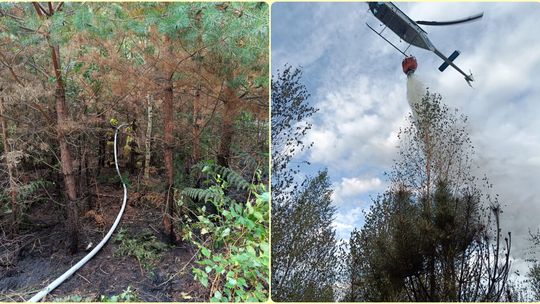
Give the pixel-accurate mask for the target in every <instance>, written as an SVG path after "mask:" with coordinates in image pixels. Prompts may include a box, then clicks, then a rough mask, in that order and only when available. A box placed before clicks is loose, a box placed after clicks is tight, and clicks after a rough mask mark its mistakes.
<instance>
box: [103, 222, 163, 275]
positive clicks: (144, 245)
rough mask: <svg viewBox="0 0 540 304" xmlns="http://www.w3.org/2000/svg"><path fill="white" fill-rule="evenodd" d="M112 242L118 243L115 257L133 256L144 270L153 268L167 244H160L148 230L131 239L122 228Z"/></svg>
mask: <svg viewBox="0 0 540 304" xmlns="http://www.w3.org/2000/svg"><path fill="white" fill-rule="evenodd" d="M114 241H115V242H118V243H119V246H118V247H117V248H116V251H115V253H114V254H115V255H117V256H133V257H135V258H136V259H137V261H138V262H139V264H140V265H141V266H142V267H143V268H144V269H146V270H149V269H151V268H152V267H153V266H154V262H155V261H156V260H157V259H159V257H160V256H161V252H163V251H164V250H165V249H166V248H167V244H165V243H163V242H160V241H159V240H158V239H157V238H156V237H155V236H154V235H153V233H152V231H150V230H144V231H143V232H141V233H140V234H139V235H138V236H137V237H132V236H129V235H128V234H127V231H126V230H125V229H123V228H122V229H120V230H119V231H118V233H117V234H116V236H115V237H114Z"/></svg>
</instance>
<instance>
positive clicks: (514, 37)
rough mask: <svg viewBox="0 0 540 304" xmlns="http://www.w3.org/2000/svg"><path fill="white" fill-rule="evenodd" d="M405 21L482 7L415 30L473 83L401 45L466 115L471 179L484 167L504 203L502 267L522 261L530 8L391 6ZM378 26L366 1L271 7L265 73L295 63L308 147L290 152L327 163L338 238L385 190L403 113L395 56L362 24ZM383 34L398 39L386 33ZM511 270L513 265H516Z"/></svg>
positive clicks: (533, 17)
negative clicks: (305, 96) (304, 101)
mask: <svg viewBox="0 0 540 304" xmlns="http://www.w3.org/2000/svg"><path fill="white" fill-rule="evenodd" d="M397 5H398V6H399V7H400V8H401V10H403V11H404V12H405V13H406V14H408V15H409V16H410V17H411V18H412V19H413V20H451V19H459V18H461V17H465V16H469V15H473V14H476V13H478V12H481V11H483V12H484V18H483V19H482V20H481V21H479V22H473V23H468V24H462V25H453V26H447V27H428V26H424V27H423V28H424V29H425V30H426V31H427V32H428V35H429V37H430V39H431V41H432V42H433V43H434V44H435V46H436V47H437V48H438V49H439V50H441V52H443V53H445V54H447V55H450V54H451V53H452V52H453V51H454V50H460V51H461V55H460V56H459V57H458V58H457V59H456V60H455V62H456V64H457V65H458V66H460V67H461V68H462V69H463V70H465V71H469V69H470V70H471V71H472V72H473V74H474V78H475V82H474V83H473V85H474V88H472V89H471V88H469V87H468V86H467V84H466V82H465V80H464V79H463V76H461V74H459V73H458V72H456V71H454V70H453V69H451V68H448V69H447V70H446V71H445V72H444V73H440V72H439V71H438V70H437V67H438V66H439V65H440V64H441V60H440V59H439V58H438V57H436V56H435V55H434V54H433V53H430V52H428V51H425V50H421V49H418V48H414V47H411V49H410V50H409V52H411V53H412V54H413V55H414V56H416V58H417V60H418V70H417V72H416V75H417V76H418V77H419V78H420V79H422V81H423V82H424V83H425V85H426V86H428V87H429V88H430V90H431V91H435V92H438V93H440V94H441V95H442V96H443V102H445V103H446V104H448V105H449V106H450V107H451V108H457V109H459V110H460V112H461V113H463V114H465V115H467V116H468V117H469V125H468V131H469V133H470V136H471V139H472V142H473V145H474V146H475V149H476V154H475V158H474V163H475V164H476V165H478V167H479V169H475V170H476V172H475V175H477V176H483V175H484V174H486V175H487V176H488V177H489V179H490V181H491V182H492V183H493V193H498V194H499V195H500V198H501V201H502V202H503V203H504V205H506V206H505V208H504V214H503V217H502V224H503V227H502V228H503V231H508V230H510V231H512V236H513V248H512V252H513V254H512V256H513V259H514V260H515V263H514V265H515V267H514V269H521V270H523V269H525V268H523V267H524V266H523V265H524V263H523V259H524V258H525V251H526V249H527V247H528V246H529V245H530V244H529V242H528V241H527V238H528V231H529V229H531V230H536V229H538V228H540V225H539V224H540V220H539V219H540V186H539V185H540V35H539V34H538V29H539V28H540V4H538V3H456V2H454V3H397ZM366 22H368V23H369V24H370V25H371V26H374V27H379V24H380V23H379V22H378V20H377V19H375V17H373V15H371V13H369V12H368V6H367V4H366V3H274V4H273V5H272V70H273V72H274V73H275V72H276V70H277V69H281V68H282V67H283V66H284V65H285V64H290V65H293V66H295V67H302V69H303V72H304V74H303V82H304V84H305V85H306V86H307V89H308V91H309V92H310V93H311V98H310V101H311V103H312V104H313V105H314V106H315V107H317V108H319V109H320V111H319V112H318V113H317V114H315V116H314V117H313V119H312V120H313V129H312V130H311V132H310V133H309V135H308V139H309V140H310V141H313V142H314V146H313V148H312V149H311V150H310V151H308V152H306V153H303V154H302V155H298V156H297V157H298V158H301V159H305V160H309V161H310V162H311V163H312V164H313V165H312V166H311V168H309V169H306V173H307V174H314V173H315V172H316V171H317V170H318V169H320V168H325V167H326V168H328V171H329V175H330V177H331V181H332V183H333V187H334V202H335V204H336V206H337V208H338V210H337V215H336V219H335V222H334V226H335V228H336V231H337V234H338V237H340V238H345V239H347V238H348V236H349V234H350V232H351V230H352V229H353V228H354V227H361V225H362V224H363V220H364V216H363V214H362V210H366V209H368V208H369V206H370V202H371V197H373V196H376V195H377V194H378V193H382V192H383V191H384V190H385V189H386V187H387V186H388V182H387V180H386V179H385V177H384V172H387V171H390V170H391V166H392V164H393V159H394V158H395V157H397V152H398V149H397V145H398V140H397V133H398V132H399V129H400V127H403V126H404V125H405V123H406V117H407V115H408V112H409V111H410V109H409V106H408V103H407V99H406V76H405V75H404V74H403V72H402V71H401V60H402V59H403V56H402V55H401V54H400V53H398V52H397V51H396V50H395V49H393V48H392V47H391V46H389V45H388V44H387V43H386V42H384V41H383V40H382V39H380V38H379V37H378V36H376V35H375V34H374V33H373V32H371V31H370V30H369V29H368V28H367V27H366V25H365V23H366ZM385 34H386V36H387V37H388V38H389V39H390V40H391V41H393V42H395V43H397V44H398V45H400V46H403V47H406V44H404V43H401V44H400V41H399V38H397V36H395V35H394V34H393V33H392V32H391V31H389V30H387V31H385ZM522 273H523V271H522Z"/></svg>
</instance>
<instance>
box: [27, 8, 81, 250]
mask: <svg viewBox="0 0 540 304" xmlns="http://www.w3.org/2000/svg"><path fill="white" fill-rule="evenodd" d="M32 4H33V6H34V8H35V10H36V13H37V14H38V16H39V17H40V18H42V19H46V18H47V16H53V15H54V13H55V10H54V7H53V5H52V2H49V3H48V7H49V12H48V13H46V11H45V8H44V7H42V6H41V5H40V4H39V3H38V2H33V3H32ZM60 7H61V5H58V6H57V9H60ZM45 38H46V40H47V43H48V44H49V47H50V49H51V59H52V64H53V68H54V75H55V77H56V91H55V98H56V133H57V137H58V144H59V146H60V165H61V166H62V174H63V177H64V184H65V186H66V190H67V196H68V205H67V221H66V227H67V231H68V234H69V237H70V240H69V244H68V247H69V250H70V252H71V253H75V252H77V247H78V245H79V244H78V243H79V223H78V210H77V209H78V208H77V186H76V183H75V176H74V174H73V160H72V158H71V153H70V151H69V147H68V144H67V140H66V131H65V129H64V128H65V125H66V124H67V121H68V116H69V114H68V109H67V105H66V92H65V85H64V82H63V80H62V72H61V69H60V51H59V48H58V46H56V45H53V44H52V43H51V40H50V37H49V36H48V35H46V36H45Z"/></svg>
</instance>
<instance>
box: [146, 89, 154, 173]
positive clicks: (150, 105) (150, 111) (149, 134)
mask: <svg viewBox="0 0 540 304" xmlns="http://www.w3.org/2000/svg"><path fill="white" fill-rule="evenodd" d="M147 100H148V124H147V125H146V139H145V142H144V147H145V152H144V181H145V182H148V180H149V179H150V157H151V155H152V151H151V150H150V148H151V146H150V145H151V139H152V122H153V121H152V116H153V114H154V113H153V103H154V101H153V100H152V96H151V95H148V98H147Z"/></svg>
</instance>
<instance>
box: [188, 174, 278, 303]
mask: <svg viewBox="0 0 540 304" xmlns="http://www.w3.org/2000/svg"><path fill="white" fill-rule="evenodd" d="M203 173H206V174H207V175H209V176H210V177H211V179H212V180H213V185H212V186H210V187H209V188H207V189H192V188H189V189H184V191H183V192H182V193H183V194H184V195H185V196H188V197H189V198H191V199H195V200H199V201H202V200H204V201H205V202H210V203H212V204H213V205H214V206H215V208H216V212H215V213H214V214H207V213H205V212H204V207H201V209H203V210H201V211H203V212H200V214H201V215H198V216H197V220H198V221H196V222H195V223H194V224H192V225H190V226H189V227H187V228H186V229H185V232H184V235H185V237H186V239H188V240H189V241H190V242H192V243H193V244H194V245H195V246H196V247H197V248H198V249H199V252H198V261H197V262H196V263H197V266H196V267H193V269H192V271H193V274H194V275H195V279H196V280H198V281H199V282H200V283H201V284H202V285H203V286H205V287H208V288H210V295H209V298H210V301H212V302H232V301H237V302H245V301H248V302H258V301H266V300H267V299H268V281H269V273H270V272H269V261H270V252H269V243H268V238H269V234H268V225H269V200H270V194H269V192H268V191H267V189H266V186H265V185H263V184H259V185H254V184H250V183H248V182H246V181H245V180H244V179H243V178H242V177H241V176H240V175H239V174H237V173H236V172H234V171H232V170H230V169H228V168H224V167H220V166H217V165H207V166H205V167H204V168H203ZM231 187H235V188H236V189H237V190H244V191H247V194H249V195H248V199H247V201H246V202H243V203H239V202H237V201H235V200H234V199H231V198H229V197H227V195H226V194H225V193H226V192H227V190H228V189H230V188H231ZM195 231H198V233H195Z"/></svg>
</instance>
